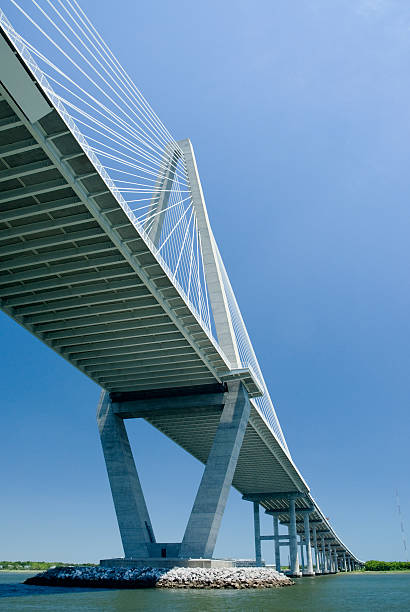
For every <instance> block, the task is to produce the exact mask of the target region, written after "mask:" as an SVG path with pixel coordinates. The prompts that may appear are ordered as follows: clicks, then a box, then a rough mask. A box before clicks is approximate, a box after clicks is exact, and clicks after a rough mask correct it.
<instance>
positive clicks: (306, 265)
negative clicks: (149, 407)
mask: <svg viewBox="0 0 410 612" xmlns="http://www.w3.org/2000/svg"><path fill="white" fill-rule="evenodd" d="M3 4H4V10H6V11H7V14H10V16H12V11H9V6H10V3H9V2H8V1H6V2H4V3H3ZM23 4H24V3H23ZM81 5H82V6H83V8H84V9H85V10H86V12H87V13H88V15H89V17H90V18H91V20H92V21H93V22H94V24H95V25H96V27H97V28H98V29H99V30H100V32H101V34H102V35H103V37H104V38H105V40H106V41H107V42H108V43H109V44H110V45H111V47H112V48H113V50H114V51H115V53H116V54H117V56H118V57H119V59H120V61H121V62H122V63H123V65H124V66H125V67H126V69H127V71H128V72H129V73H130V74H131V75H132V77H133V78H134V80H135V82H136V83H137V84H138V86H139V87H140V88H141V90H142V92H143V93H144V95H145V96H146V97H147V98H148V100H149V101H150V102H151V104H152V106H153V107H154V109H155V110H156V112H157V113H158V114H159V116H160V117H161V118H162V120H163V121H164V123H165V124H166V125H167V127H168V128H169V129H170V131H171V132H172V134H173V135H174V137H175V138H176V139H181V138H185V137H189V138H191V140H192V142H193V145H194V147H195V151H196V155H197V160H198V164H199V170H200V173H201V178H202V182H203V186H204V191H205V196H206V200H207V205H208V210H209V215H210V218H211V222H212V225H213V229H214V233H215V235H216V238H217V240H218V242H219V246H220V250H221V252H222V255H223V257H224V260H225V263H226V267H227V270H228V273H229V274H230V278H231V281H232V285H233V287H234V289H235V292H236V295H237V299H238V302H239V304H240V306H241V309H242V312H243V315H244V318H245V321H246V323H247V326H248V330H249V333H250V336H251V338H252V341H253V344H254V347H255V350H256V352H257V355H258V357H259V360H260V363H261V366H262V369H263V372H264V376H265V379H266V381H267V383H268V385H269V388H270V391H271V395H272V399H273V401H274V404H275V407H276V410H277V413H278V416H279V419H280V422H281V425H282V427H283V430H284V433H285V436H286V438H287V442H288V445H289V448H290V450H291V453H292V455H293V458H294V459H295V461H296V464H297V465H298V467H299V468H300V470H301V471H302V474H303V476H304V477H305V479H306V480H307V482H308V483H309V485H310V487H311V490H312V494H313V496H314V497H315V498H316V500H317V501H318V502H319V504H320V506H321V507H322V509H323V511H324V512H325V514H326V516H328V517H330V520H331V522H332V524H333V525H334V527H335V528H336V530H337V532H338V534H339V535H340V537H341V538H342V539H343V540H344V542H345V543H346V544H347V545H348V546H349V547H350V548H351V549H352V550H353V551H354V552H355V553H356V554H357V555H358V556H359V557H360V558H362V559H371V558H383V559H386V560H392V559H404V552H403V546H402V543H401V535H400V523H399V518H398V514H397V510H396V506H395V490H396V488H397V489H398V490H399V493H400V498H401V506H402V512H403V515H404V521H405V527H406V526H407V533H408V535H409V537H410V487H409V464H410V461H409V460H410V444H409V433H410V419H409V406H410V377H409V365H410V363H409V362H410V355H409V340H410V334H409V331H410V330H409V302H410V283H409V255H410V247H409V227H410V206H409V200H410V198H409V194H410V171H409V149H410V145H409V142H410V100H409V98H410V76H409V74H410V72H409V67H410V6H409V3H408V2H406V1H405V0H396V1H395V0H332V2H329V1H328V0H300V1H296V0H292V1H289V0H275V2H272V1H271V0H256V1H252V2H251V1H250V0H247V1H241V0H235V1H234V0H228V1H226V2H220V1H218V2H216V1H214V0H207V1H206V2H192V1H189V2H188V1H183V0H180V1H179V2H174V1H170V0H157V1H156V2H150V1H148V0H139V1H138V2H135V1H132V0H121V2H116V3H114V2H112V0H99V2H98V3H97V2H95V1H94V0H83V1H82V3H81ZM0 334H1V347H2V350H1V355H0V360H1V370H0V372H1V404H2V412H1V414H2V418H1V428H0V464H1V466H2V470H1V474H2V476H1V504H0V516H1V520H0V542H1V547H0V557H1V558H3V559H21V558H25V559H47V560H56V559H59V560H66V561H95V560H98V559H100V558H105V557H112V556H120V555H122V548H121V543H120V538H119V533H118V528H117V526H116V520H115V515H114V510H113V504H112V500H111V495H110V491H109V485H108V480H107V476H106V473H105V467H104V462H103V456H102V452H101V448H100V442H99V438H98V433H97V426H96V422H95V411H96V405H97V401H98V397H99V389H98V387H97V386H96V385H95V384H94V383H92V382H91V381H89V380H88V379H87V378H85V376H84V375H83V374H81V373H80V372H78V371H77V370H75V369H74V368H73V367H72V366H71V365H69V364H68V363H66V362H65V361H64V360H63V359H62V358H60V357H58V356H57V355H56V354H54V353H53V352H52V351H51V350H50V349H48V348H47V347H46V346H45V345H42V344H41V342H40V341H38V340H36V339H35V338H34V337H32V336H31V335H30V334H29V333H28V332H26V331H25V330H24V329H22V328H20V327H19V326H18V325H17V324H16V323H14V322H13V321H12V320H10V319H9V318H8V317H7V316H6V315H1V316H0ZM128 431H129V435H130V439H131V442H132V444H133V448H134V454H135V459H136V463H137V468H138V470H139V472H140V476H141V480H142V484H143V487H144V490H145V492H146V497H147V502H148V505H149V509H150V511H151V515H152V520H153V524H154V529H155V531H156V535H157V539H159V540H162V541H178V540H181V538H182V535H183V530H184V526H185V522H186V520H187V517H188V514H189V511H190V508H191V505H192V502H193V499H194V495H195V492H196V486H197V483H198V482H199V479H200V476H201V473H202V466H201V465H200V464H199V463H198V462H197V461H196V460H194V459H193V458H191V457H190V456H189V455H187V454H186V453H185V452H184V451H182V450H181V449H179V448H178V447H176V446H175V445H174V444H173V443H172V442H170V441H169V440H167V439H166V438H164V436H163V435H162V434H160V433H159V432H157V431H156V430H154V429H153V428H152V427H151V426H149V425H147V424H146V423H145V422H140V421H139V420H138V421H133V422H129V423H128ZM262 525H263V530H264V533H269V532H270V531H271V525H270V521H268V517H263V522H262ZM252 529H253V526H252V508H251V505H250V504H249V503H248V502H244V501H242V500H241V497H240V495H239V494H238V493H237V492H236V491H233V490H232V493H231V495H230V499H229V504H228V508H227V511H226V514H225V517H224V520H223V525H222V529H221V533H220V537H219V539H218V543H217V549H216V551H215V554H216V555H220V556H239V557H251V556H252V555H253V554H254V552H253V540H252ZM270 548H271V544H269V543H265V544H264V547H263V553H264V557H265V558H266V559H267V560H268V561H272V558H273V555H272V554H271V550H270Z"/></svg>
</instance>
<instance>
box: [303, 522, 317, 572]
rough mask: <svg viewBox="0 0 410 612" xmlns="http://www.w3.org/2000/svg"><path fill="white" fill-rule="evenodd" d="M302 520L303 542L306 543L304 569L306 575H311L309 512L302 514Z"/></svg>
mask: <svg viewBox="0 0 410 612" xmlns="http://www.w3.org/2000/svg"><path fill="white" fill-rule="evenodd" d="M303 521H304V526H305V543H306V570H305V573H306V574H307V575H308V576H313V575H314V572H313V563H312V548H311V545H310V525H309V513H308V512H305V513H304V514H303Z"/></svg>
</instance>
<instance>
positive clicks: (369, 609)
mask: <svg viewBox="0 0 410 612" xmlns="http://www.w3.org/2000/svg"><path fill="white" fill-rule="evenodd" d="M31 575H34V574H28V573H18V572H16V573H5V572H0V610H1V611H2V612H3V610H4V611H5V612H134V611H135V610H144V611H145V610H146V611H148V612H154V611H155V612H162V611H163V610H165V611H168V610H169V611H170V612H171V611H172V612H179V611H181V612H182V611H183V612H205V611H208V610H210V611H213V610H217V611H222V612H231V611H232V612H253V611H256V612H259V611H265V610H267V611H270V610H272V611H274V612H275V611H277V612H339V611H340V612H342V611H343V612H353V611H354V612H378V611H383V612H396V611H397V612H399V611H400V612H410V573H408V574H407V573H406V574H364V573H360V574H338V575H335V576H318V577H316V578H302V579H299V580H297V582H296V585H295V586H291V587H284V588H280V589H261V590H257V589H255V590H242V591H232V590H217V591H202V590H191V591H189V590H187V591H182V590H168V589H163V590H161V589H141V590H112V589H109V590H108V589H105V590H104V589H72V588H54V587H36V586H28V585H24V584H22V582H23V580H25V579H26V578H28V576H31Z"/></svg>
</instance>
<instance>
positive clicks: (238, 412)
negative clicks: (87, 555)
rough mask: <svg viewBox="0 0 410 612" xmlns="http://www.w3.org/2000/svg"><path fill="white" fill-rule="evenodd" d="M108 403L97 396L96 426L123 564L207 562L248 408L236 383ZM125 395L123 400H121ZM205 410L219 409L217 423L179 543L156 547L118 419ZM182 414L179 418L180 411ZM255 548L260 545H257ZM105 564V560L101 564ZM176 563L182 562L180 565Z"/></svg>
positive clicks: (106, 396)
mask: <svg viewBox="0 0 410 612" xmlns="http://www.w3.org/2000/svg"><path fill="white" fill-rule="evenodd" d="M119 395H120V396H121V397H120V398H115V402H112V401H111V398H110V395H109V394H108V393H106V392H103V394H102V396H101V400H100V403H99V406H98V411H97V422H98V428H99V432H100V437H101V444H102V448H103V453H104V458H105V462H106V467H107V472H108V477H109V481H110V486H111V492H112V496H113V500H114V506H115V511H116V514H117V519H118V524H119V528H120V534H121V539H122V544H123V548H124V554H125V561H126V560H130V562H131V563H139V562H140V561H141V562H143V563H145V565H147V564H150V563H151V565H153V566H157V567H158V562H159V561H160V559H161V558H162V559H163V558H168V559H169V560H170V558H172V559H174V565H178V564H179V563H177V560H178V559H181V560H183V559H204V560H206V559H208V560H212V555H213V551H214V548H215V544H216V539H217V536H218V532H219V528H220V525H221V521H222V516H223V513H224V510H225V506H226V502H227V499H228V495H229V490H230V487H231V485H232V479H233V476H234V473H235V469H236V465H237V461H238V457H239V452H240V449H241V446H242V441H243V438H244V435H245V430H246V426H247V423H248V419H249V415H250V409H251V405H250V402H249V398H248V393H247V391H246V389H245V387H244V386H243V384H242V383H241V382H240V381H232V382H228V383H226V385H225V386H223V385H219V387H218V390H217V391H215V390H214V389H211V390H210V391H208V390H207V391H206V392H205V391H204V393H202V390H201V391H200V392H198V391H196V392H195V394H194V395H192V396H190V395H189V394H187V390H186V389H184V390H182V391H181V396H178V394H177V393H174V394H172V395H171V396H170V397H166V396H161V397H159V396H157V395H155V394H154V396H149V397H147V396H146V394H143V395H142V396H138V397H137V398H136V399H135V398H134V396H132V397H131V398H129V397H128V396H126V394H119ZM124 396H125V398H124ZM192 406H194V407H195V409H196V410H198V409H201V407H202V406H204V409H209V406H216V407H217V408H215V410H220V411H221V412H220V418H219V424H218V427H217V430H216V433H215V437H214V440H213V443H212V446H211V449H210V451H209V455H208V459H207V462H206V465H205V469H204V473H203V476H202V479H201V482H200V485H199V488H198V492H197V495H196V498H195V502H194V505H193V508H192V511H191V514H190V517H189V520H188V524H187V527H186V530H185V535H184V538H183V541H182V542H181V543H180V542H176V543H169V542H168V543H158V542H156V539H155V536H154V530H153V527H152V524H151V520H150V517H149V514H148V510H147V506H146V503H145V499H144V494H143V491H142V488H141V484H140V481H139V478H138V473H137V469H136V467H135V463H134V459H133V456H132V451H131V447H130V444H129V440H128V436H127V432H126V429H125V425H124V418H133V417H142V416H149V415H150V414H151V415H152V414H154V415H155V414H158V413H159V412H160V411H170V410H171V413H173V414H176V413H177V412H178V411H181V410H182V411H183V410H185V411H186V410H192V409H193V408H192ZM183 414H185V413H184V412H183ZM259 545H260V541H259ZM108 562H109V560H106V561H105V563H106V564H107V563H108ZM181 562H182V561H181Z"/></svg>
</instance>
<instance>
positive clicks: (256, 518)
mask: <svg viewBox="0 0 410 612" xmlns="http://www.w3.org/2000/svg"><path fill="white" fill-rule="evenodd" d="M253 528H254V536H255V564H256V566H257V567H260V566H261V565H262V548H261V520H260V513H259V502H257V501H254V502H253Z"/></svg>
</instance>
